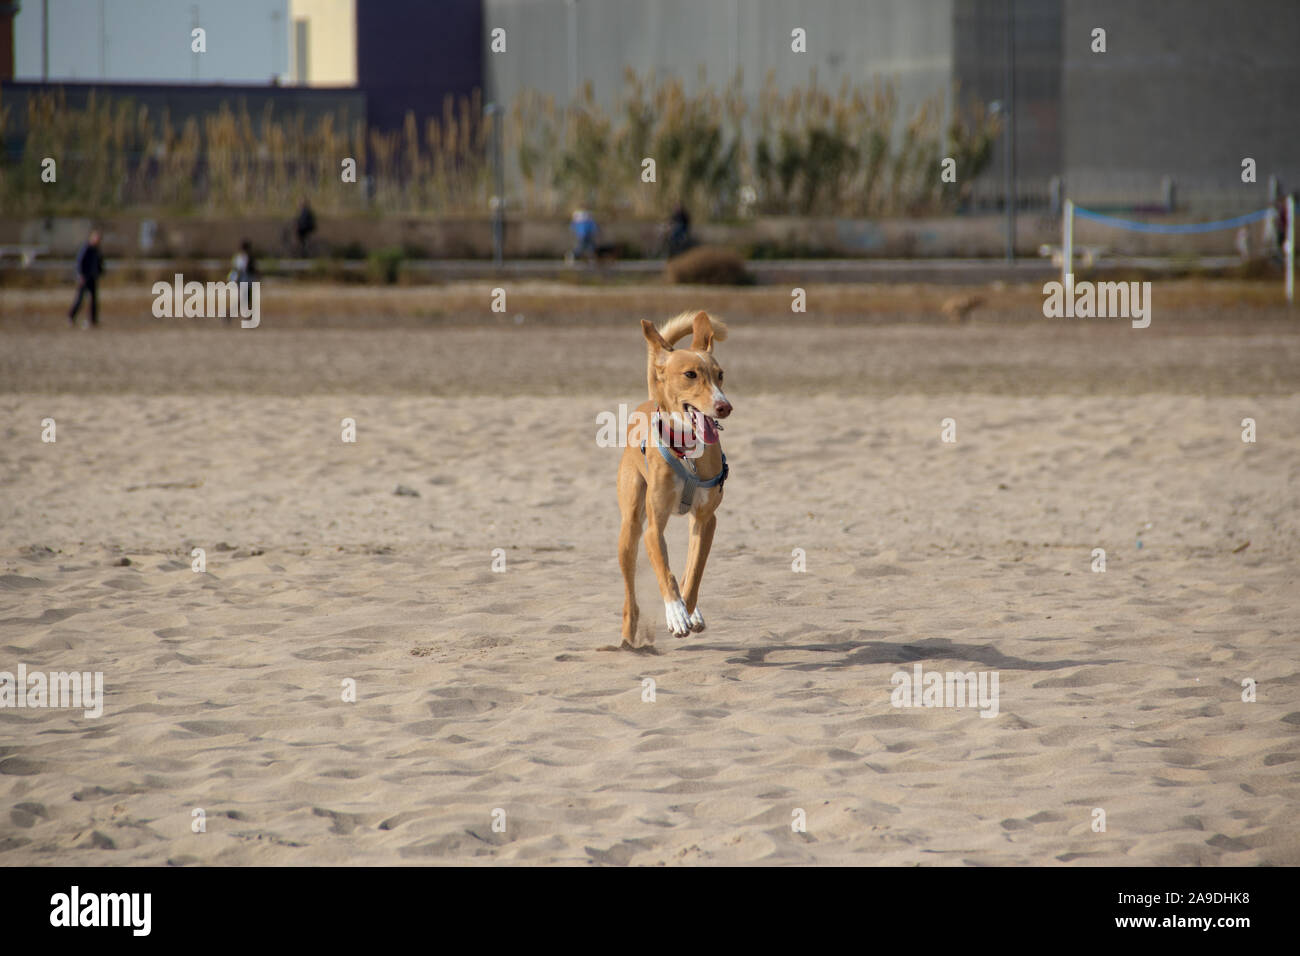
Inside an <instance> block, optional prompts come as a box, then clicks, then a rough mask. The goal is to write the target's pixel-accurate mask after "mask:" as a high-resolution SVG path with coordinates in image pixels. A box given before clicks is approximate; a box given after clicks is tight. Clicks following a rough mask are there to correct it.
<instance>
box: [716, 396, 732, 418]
mask: <svg viewBox="0 0 1300 956" xmlns="http://www.w3.org/2000/svg"><path fill="white" fill-rule="evenodd" d="M714 407H715V408H716V409H717V411H718V417H719V418H726V417H727V416H728V415H730V414H731V402H729V401H727V400H726V399H725V398H724V399H723V400H722V401H720V402H718V404H717V405H716V406H714Z"/></svg>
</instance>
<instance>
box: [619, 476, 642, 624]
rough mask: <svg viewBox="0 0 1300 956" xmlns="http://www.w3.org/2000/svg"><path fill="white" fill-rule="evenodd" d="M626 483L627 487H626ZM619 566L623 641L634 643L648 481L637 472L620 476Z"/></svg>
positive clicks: (638, 614) (638, 613) (637, 615)
mask: <svg viewBox="0 0 1300 956" xmlns="http://www.w3.org/2000/svg"><path fill="white" fill-rule="evenodd" d="M625 483H626V487H625ZM618 507H619V511H620V512H621V513H622V516H623V519H622V524H621V525H620V527H619V530H618V566H619V568H621V569H622V571H623V643H624V644H627V645H628V646H632V643H633V641H635V640H636V625H637V619H638V617H639V616H640V612H639V610H638V608H637V605H636V550H637V545H639V544H640V543H641V529H642V527H643V526H644V525H645V480H644V479H642V478H641V476H640V475H639V474H637V473H636V472H635V471H633V472H632V474H631V475H630V476H627V475H625V474H620V475H619V487H618Z"/></svg>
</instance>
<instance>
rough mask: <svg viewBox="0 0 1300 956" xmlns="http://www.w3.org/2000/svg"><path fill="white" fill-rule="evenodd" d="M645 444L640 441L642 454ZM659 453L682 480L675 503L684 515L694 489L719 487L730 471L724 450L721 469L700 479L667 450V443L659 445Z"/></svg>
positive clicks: (644, 451)
mask: <svg viewBox="0 0 1300 956" xmlns="http://www.w3.org/2000/svg"><path fill="white" fill-rule="evenodd" d="M645 446H646V443H645V442H642V443H641V454H642V455H644V454H645V453H646V450H645ZM659 454H661V455H663V458H664V461H666V462H668V464H669V465H670V466H671V467H672V469H673V471H674V472H675V473H676V475H677V477H678V478H680V479H681V480H682V499H681V501H679V502H678V503H677V513H678V514H679V515H684V514H686V512H688V511H690V510H691V505H692V504H693V503H694V501H695V489H697V488H712V487H713V486H714V485H717V486H718V487H719V488H721V487H722V484H723V482H725V481H726V480H727V475H728V473H729V472H730V471H731V469H730V468H728V467H727V453H726V452H725V451H724V452H722V470H721V471H719V472H718V473H717V474H716V475H714V476H713V477H712V478H708V479H704V480H701V479H700V477H699V475H696V474H693V473H692V472H691V471H690V470H689V469H688V468H687V467H686V466H685V465H684V464H682V462H681V460H680V459H679V458H677V456H676V455H673V454H671V453H670V452H669V451H668V446H667V445H664V444H660V445H659Z"/></svg>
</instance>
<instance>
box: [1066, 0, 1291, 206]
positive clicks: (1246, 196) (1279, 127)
mask: <svg viewBox="0 0 1300 956" xmlns="http://www.w3.org/2000/svg"><path fill="white" fill-rule="evenodd" d="M1094 27H1102V28H1104V29H1105V30H1106V46H1107V52H1105V53H1093V52H1092V51H1091V48H1090V44H1091V33H1092V30H1093V28H1094ZM1064 53H1065V62H1064V72H1063V88H1062V100H1063V110H1064V114H1065V126H1064V140H1063V149H1062V154H1063V158H1064V163H1065V179H1066V186H1067V190H1068V193H1069V195H1070V196H1071V198H1073V199H1075V200H1076V201H1077V202H1080V203H1081V204H1104V203H1112V202H1113V203H1125V202H1132V201H1134V200H1137V199H1139V198H1144V197H1145V198H1146V199H1147V200H1148V201H1150V202H1156V201H1158V200H1159V198H1160V181H1161V179H1162V177H1164V176H1166V175H1169V176H1172V177H1174V180H1175V183H1176V185H1177V188H1178V190H1179V201H1180V204H1181V203H1186V204H1188V207H1190V208H1192V209H1199V210H1202V211H1203V212H1205V213H1207V214H1216V215H1230V214H1232V213H1235V212H1245V211H1248V210H1251V209H1258V208H1262V207H1263V206H1264V205H1266V204H1267V198H1266V195H1265V191H1266V189H1267V180H1268V176H1269V174H1270V173H1276V174H1278V175H1280V176H1282V177H1283V178H1284V180H1285V181H1286V183H1287V184H1288V188H1289V189H1294V188H1297V187H1300V121H1297V116H1298V115H1300V112H1298V110H1297V106H1298V102H1300V101H1298V99H1297V97H1298V96H1300V3H1297V2H1295V0H1250V2H1248V3H1244V2H1243V3H1232V2H1225V0H1141V2H1134V0H1065V16H1064ZM1243 157H1251V158H1253V159H1254V160H1255V161H1256V163H1257V164H1258V182H1257V183H1256V184H1255V185H1246V184H1243V183H1242V182H1241V161H1242V158H1243Z"/></svg>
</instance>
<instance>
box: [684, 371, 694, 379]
mask: <svg viewBox="0 0 1300 956" xmlns="http://www.w3.org/2000/svg"><path fill="white" fill-rule="evenodd" d="M686 377H687V378H694V377H695V373H694V372H687V373H686Z"/></svg>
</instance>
